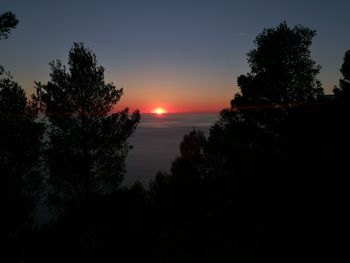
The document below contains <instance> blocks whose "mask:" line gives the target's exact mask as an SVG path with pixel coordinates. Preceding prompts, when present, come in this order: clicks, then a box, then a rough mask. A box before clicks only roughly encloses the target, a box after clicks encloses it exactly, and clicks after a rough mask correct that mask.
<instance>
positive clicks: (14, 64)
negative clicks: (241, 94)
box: [0, 0, 350, 112]
mask: <svg viewBox="0 0 350 263" xmlns="http://www.w3.org/2000/svg"><path fill="white" fill-rule="evenodd" d="M349 10H350V1H349V0H332V1H331V0H330V1H326V0H291V1H288V0H280V1H277V0H251V1H249V0H245V1H234V0H231V1H228V0H227V1H224V0H211V1H209V0H208V1H206V0H198V1H194V0H193V1H191V0H174V1H167V0H162V1H160V0H158V1H157V0H139V1H137V0H114V1H112V0H111V1H108V0H96V1H90V0H81V1H78V0H76V1H74V0H70V1H66V0H59V1H58V0H30V1H29V0H22V1H20V0H0V12H4V11H12V12H14V13H15V14H16V16H17V17H18V19H19V20H20V24H19V25H18V27H17V28H16V29H15V30H14V31H13V32H12V34H11V35H10V38H9V39H7V40H2V41H0V64H1V65H3V66H5V68H6V69H7V70H9V71H10V72H11V73H12V75H13V76H14V77H15V79H16V80H17V81H18V82H19V83H20V84H21V85H22V87H23V88H24V89H25V90H26V91H27V93H29V94H30V93H31V92H33V86H34V84H33V82H34V81H42V82H45V81H47V80H48V78H49V72H50V71H49V65H48V63H49V62H50V61H52V60H54V59H61V60H62V61H63V62H67V56H68V51H69V49H70V47H71V46H72V44H73V42H84V43H85V44H86V46H88V47H89V48H91V49H92V50H93V52H94V53H95V54H96V56H97V59H98V63H99V64H100V65H102V66H104V67H105V69H106V80H107V81H108V82H109V81H112V82H114V84H116V85H117V86H118V87H123V88H124V91H125V92H124V93H125V95H124V96H123V98H122V100H121V101H120V103H119V106H120V107H124V106H129V107H130V108H132V109H134V108H139V109H141V111H142V112H148V111H152V110H153V109H154V108H156V107H164V108H165V109H166V110H167V111H176V112H183V111H219V110H220V109H222V108H224V107H227V106H228V105H229V101H230V99H231V98H232V97H233V95H234V94H235V93H236V92H237V91H238V89H237V86H236V78H237V76H239V75H240V74H242V73H246V72H248V71H249V68H248V65H247V62H246V53H247V52H248V51H249V50H250V49H252V48H253V41H254V39H255V37H256V35H257V34H259V33H260V32H261V31H262V30H263V29H264V28H265V27H275V26H277V25H278V24H279V23H280V22H282V21H283V20H286V21H287V22H288V24H289V25H290V26H294V25H296V24H302V25H304V26H308V27H310V28H312V29H316V30H317V36H316V38H315V39H314V42H313V46H312V57H313V59H314V60H316V62H317V63H319V64H321V65H322V70H321V74H320V75H319V79H320V80H321V81H322V83H323V87H324V88H325V90H326V92H327V93H330V92H331V90H332V88H333V86H334V85H337V84H338V80H339V78H340V73H339V68H340V66H341V63H342V60H343V56H344V53H345V51H346V50H348V49H350V34H349V28H350V18H349Z"/></svg>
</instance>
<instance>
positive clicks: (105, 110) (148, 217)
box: [0, 13, 350, 262]
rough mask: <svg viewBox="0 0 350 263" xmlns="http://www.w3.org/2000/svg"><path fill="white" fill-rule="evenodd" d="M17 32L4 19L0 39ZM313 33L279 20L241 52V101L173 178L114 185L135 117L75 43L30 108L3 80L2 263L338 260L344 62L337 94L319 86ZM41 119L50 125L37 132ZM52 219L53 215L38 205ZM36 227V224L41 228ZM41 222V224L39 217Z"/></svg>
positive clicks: (8, 16)
mask: <svg viewBox="0 0 350 263" xmlns="http://www.w3.org/2000/svg"><path fill="white" fill-rule="evenodd" d="M17 23H18V21H17V19H16V18H15V16H14V15H13V14H12V13H5V14H3V15H1V16H0V38H6V37H7V36H8V34H9V32H10V30H11V29H12V28H14V27H15V26H16V25H17ZM314 36H315V31H313V30H310V29H308V28H306V27H302V26H296V27H294V28H290V27H289V26H288V25H287V24H286V23H285V22H284V23H281V24H280V25H279V26H278V27H276V28H270V29H265V30H264V31H263V32H262V33H261V34H260V35H258V36H257V38H256V40H255V49H253V50H252V51H250V52H249V53H248V54H247V56H248V63H249V65H250V68H251V70H250V72H249V73H247V74H246V75H241V76H240V77H239V78H238V86H239V87H240V90H241V92H240V93H239V94H236V95H235V96H234V99H233V100H232V101H231V107H230V108H228V109H224V110H222V112H221V114H220V118H219V120H218V121H217V122H216V123H215V124H214V125H213V126H212V127H211V129H210V133H209V135H208V136H207V137H206V136H205V135H204V134H203V133H202V132H201V131H200V130H193V131H191V132H190V133H189V134H187V135H185V136H184V138H183V141H182V142H181V144H180V152H181V155H180V156H179V157H178V158H177V159H175V160H174V161H173V163H172V167H171V172H170V173H169V174H167V173H159V174H158V175H156V177H155V179H154V180H153V181H152V182H151V183H150V186H149V188H147V189H145V188H144V186H142V184H140V183H138V182H137V183H135V184H134V185H133V186H131V187H127V188H126V187H121V186H120V184H121V182H122V179H123V176H124V174H125V158H126V156H127V154H128V151H129V150H130V148H131V145H130V144H129V143H128V138H129V137H130V136H131V135H132V133H133V131H134V130H135V128H136V126H137V124H138V122H139V120H140V114H139V112H137V111H136V112H134V113H132V114H129V112H128V109H125V110H123V111H121V112H117V113H113V114H112V113H111V109H112V107H113V105H115V104H116V103H117V102H118V100H119V99H120V97H121V96H122V94H123V90H122V89H117V88H116V87H115V86H114V85H113V83H108V84H106V83H105V82H104V69H103V67H101V66H98V65H97V60H96V57H95V55H94V54H93V53H92V51H91V50H89V49H87V48H86V47H85V46H84V45H83V44H81V43H76V44H74V45H73V47H72V49H71V50H70V52H69V62H68V67H67V68H66V66H64V65H63V64H62V63H61V62H60V61H55V62H53V63H51V64H50V65H51V73H50V80H49V81H48V82H47V83H45V84H43V83H36V93H35V94H34V95H33V96H32V98H31V99H30V100H28V99H27V97H26V95H25V93H24V91H23V90H22V88H21V87H20V86H19V85H18V84H17V83H16V82H15V81H14V80H13V78H12V77H11V76H10V75H9V73H6V71H5V70H4V69H3V68H1V71H0V173H1V176H0V181H1V182H0V195H1V196H0V204H1V215H2V216H1V221H0V231H1V242H2V244H4V245H3V246H1V250H0V252H1V254H0V260H1V262H313V261H318V260H319V259H325V258H326V257H328V256H330V257H331V258H333V257H334V255H333V253H334V250H333V248H334V247H337V246H338V245H339V244H338V243H337V242H336V241H337V240H336V239H335V235H334V234H333V233H337V232H339V231H342V227H341V225H342V224H341V220H342V219H341V218H342V215H341V213H342V212H341V211H344V210H345V209H346V208H345V206H344V205H345V203H346V201H345V194H344V193H346V190H345V179H344V177H345V175H346V171H347V156H348V155H347V154H346V152H347V150H348V149H349V139H348V134H350V133H349V128H348V121H347V120H348V116H347V108H348V102H349V89H350V84H349V83H350V66H349V65H350V51H348V52H346V55H345V57H344V61H343V64H342V67H341V73H342V75H343V78H342V79H341V80H340V84H339V87H336V88H335V89H334V95H328V96H326V95H324V94H323V89H322V87H321V83H320V82H319V81H318V80H317V79H316V77H317V75H318V73H319V71H320V66H319V65H317V64H316V63H315V62H314V61H313V60H312V59H311V54H310V46H311V43H312V39H313V37H314ZM39 113H43V114H44V116H45V118H46V121H42V117H41V115H40V114H39ZM43 206H44V207H47V208H48V209H49V215H50V217H49V218H46V222H45V223H41V224H39V223H38V221H40V217H42V216H43V215H42V214H40V212H39V213H38V212H37V209H38V207H43ZM38 217H39V219H38ZM41 219H42V218H41Z"/></svg>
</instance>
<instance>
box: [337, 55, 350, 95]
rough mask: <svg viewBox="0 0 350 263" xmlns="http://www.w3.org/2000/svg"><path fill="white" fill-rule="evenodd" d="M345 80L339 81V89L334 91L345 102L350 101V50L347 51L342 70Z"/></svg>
mask: <svg viewBox="0 0 350 263" xmlns="http://www.w3.org/2000/svg"><path fill="white" fill-rule="evenodd" d="M340 72H341V73H342V75H343V78H342V79H340V81H339V85H340V87H339V88H335V89H334V93H335V95H336V96H337V97H338V98H339V99H341V100H344V101H349V99H350V50H348V51H346V53H345V56H344V61H343V65H342V67H341V69H340Z"/></svg>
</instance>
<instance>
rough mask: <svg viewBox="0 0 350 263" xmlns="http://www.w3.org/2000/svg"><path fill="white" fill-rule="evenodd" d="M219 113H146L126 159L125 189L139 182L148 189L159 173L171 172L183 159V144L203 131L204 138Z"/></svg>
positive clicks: (142, 116) (131, 140)
mask: <svg viewBox="0 0 350 263" xmlns="http://www.w3.org/2000/svg"><path fill="white" fill-rule="evenodd" d="M218 118H219V113H163V114H154V113H145V114H141V121H140V123H139V125H138V127H137V129H136V131H135V133H134V134H133V136H132V137H131V138H130V139H129V142H130V143H131V145H132V146H133V149H132V150H130V152H129V155H128V157H127V159H126V170H127V172H126V175H125V177H124V183H123V185H124V186H130V185H132V184H133V183H134V182H136V181H140V182H141V183H142V184H143V185H144V186H145V187H148V185H149V183H150V181H151V180H152V179H153V178H154V177H155V176H156V174H157V173H158V172H160V171H161V172H169V171H170V167H171V163H172V161H174V159H175V158H176V157H177V156H179V155H180V143H181V141H182V139H183V137H184V135H186V134H187V133H189V132H190V131H191V130H193V129H195V128H196V129H200V130H201V131H203V132H204V134H205V135H208V134H209V130H210V127H211V126H212V125H213V124H214V123H215V122H216V121H217V120H218Z"/></svg>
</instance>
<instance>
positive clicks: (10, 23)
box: [0, 12, 18, 39]
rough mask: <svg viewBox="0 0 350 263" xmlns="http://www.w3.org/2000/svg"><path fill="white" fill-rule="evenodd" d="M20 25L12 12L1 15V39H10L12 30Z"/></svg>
mask: <svg viewBox="0 0 350 263" xmlns="http://www.w3.org/2000/svg"><path fill="white" fill-rule="evenodd" d="M17 24H18V20H17V18H16V16H15V15H14V14H13V13H12V12H5V13H2V14H1V15H0V39H4V38H8V35H9V33H10V32H11V29H13V28H15V27H16V26H17Z"/></svg>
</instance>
